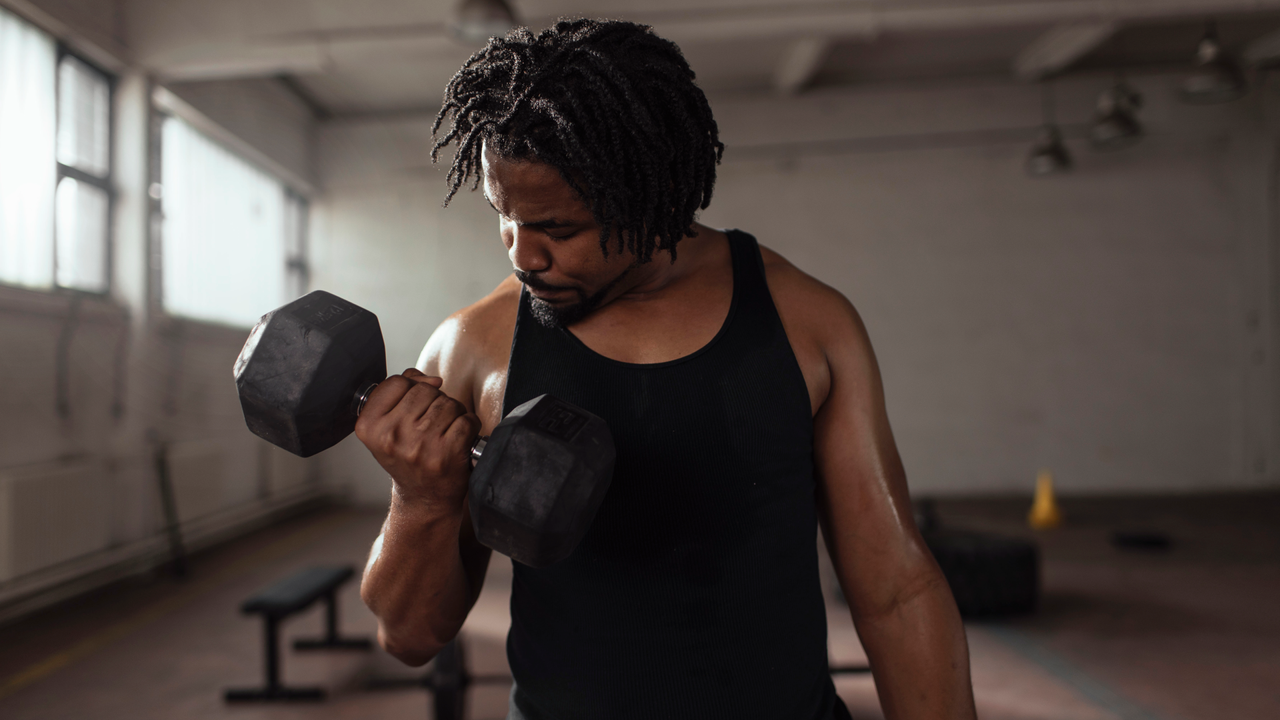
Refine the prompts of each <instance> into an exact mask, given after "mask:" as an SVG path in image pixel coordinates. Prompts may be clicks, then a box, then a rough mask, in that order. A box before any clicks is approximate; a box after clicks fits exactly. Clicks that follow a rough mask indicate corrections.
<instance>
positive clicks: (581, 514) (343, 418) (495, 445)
mask: <svg viewBox="0 0 1280 720" xmlns="http://www.w3.org/2000/svg"><path fill="white" fill-rule="evenodd" d="M234 374H235V379H236V389H237V390H238V391H239V394H240V407H241V409H242V410H243V411H244V419H245V424H247V425H248V426H249V430H251V431H252V432H253V433H254V434H255V435H257V436H258V437H261V438H263V439H264V440H266V441H268V442H270V443H272V444H274V445H277V446H279V447H281V448H284V449H285V450H288V451H289V452H291V453H293V454H295V455H300V456H302V457H310V456H312V455H314V454H316V453H318V452H320V451H321V450H325V449H327V448H329V447H332V446H333V445H335V444H336V443H337V442H338V441H340V440H342V439H343V438H345V437H346V436H348V435H350V434H351V433H352V431H354V430H355V426H356V419H357V417H358V416H359V414H360V410H361V408H362V407H363V405H364V401H365V400H366V399H367V398H368V396H369V393H370V392H372V389H373V387H374V386H376V385H377V383H379V382H381V381H382V380H384V379H385V378H386V375H387V360H386V348H385V346H384V345H383V342H382V330H381V328H380V327H379V325H378V318H377V316H376V315H374V314H373V313H371V312H369V311H368V310H365V309H364V308H361V307H359V306H358V305H355V304H354V303H350V302H347V301H346V300H343V299H342V298H340V297H337V296H336V295H332V294H330V293H327V292H324V291H322V290H317V291H315V292H312V293H310V294H308V295H306V296H304V297H301V298H299V299H297V300H294V301H293V302H291V303H289V304H287V305H285V306H284V307H281V308H280V309H278V310H274V311H272V312H270V313H267V314H266V315H264V316H262V320H260V321H259V322H258V324H257V325H256V326H254V328H253V331H252V332H250V333H249V339H248V340H246V341H245V344H244V349H242V350H241V351H240V356H239V357H238V358H236V364H235V369H234ZM471 455H472V460H473V461H474V462H475V467H474V468H473V469H472V471H471V478H470V482H469V488H468V498H469V500H470V505H471V519H472V522H473V524H474V526H475V532H476V537H477V538H478V539H479V540H480V542H482V543H484V544H485V545H487V546H489V547H491V548H493V549H494V550H497V551H498V552H500V553H502V554H504V555H507V556H509V557H511V558H512V559H514V560H517V561H519V562H521V563H524V564H526V565H531V566H533V567H545V566H547V565H550V564H552V563H554V562H556V561H558V560H561V559H563V558H565V557H567V556H568V555H569V553H571V552H573V549H574V548H575V547H576V546H577V544H578V541H579V540H581V539H582V536H583V535H584V534H585V533H586V531H587V528H588V527H589V526H590V525H591V521H592V519H593V518H594V517H595V514H596V509H597V508H599V507H600V502H601V501H602V500H603V499H604V495H605V492H606V491H608V489H609V482H610V480H612V478H613V462H614V456H615V453H614V447H613V436H612V435H611V434H610V433H609V426H608V425H607V424H606V423H605V422H604V421H603V420H601V419H600V418H599V417H597V416H595V415H593V414H591V413H589V412H587V411H586V410H583V409H582V408H580V407H577V406H575V405H571V404H569V403H567V402H564V401H563V400H559V399H557V398H555V397H552V396H551V395H540V396H538V397H536V398H534V399H532V400H530V401H528V402H526V403H524V404H523V405H520V406H519V407H516V408H515V409H513V410H512V411H511V412H510V413H509V414H508V415H507V416H506V417H505V418H503V419H502V422H500V423H499V424H498V426H497V427H496V428H494V430H493V434H492V435H490V436H489V437H487V438H486V437H481V438H479V439H477V440H476V443H475V445H474V446H473V447H472V449H471Z"/></svg>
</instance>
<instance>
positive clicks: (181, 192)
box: [160, 116, 307, 325]
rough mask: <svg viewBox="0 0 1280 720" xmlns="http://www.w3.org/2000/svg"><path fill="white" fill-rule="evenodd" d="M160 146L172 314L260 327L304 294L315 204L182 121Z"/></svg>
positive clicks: (173, 121) (166, 290) (170, 126)
mask: <svg viewBox="0 0 1280 720" xmlns="http://www.w3.org/2000/svg"><path fill="white" fill-rule="evenodd" d="M160 142H161V168H160V172H161V181H162V188H163V189H162V194H161V198H162V199H161V203H162V205H163V218H164V219H163V225H162V230H161V238H162V248H161V278H162V280H161V287H162V290H161V293H162V294H161V298H162V300H161V302H162V304H163V306H164V309H165V310H166V311H167V312H169V313H171V314H173V315H179V316H183V317H188V318H193V319H197V320H207V321H211V322H217V323H225V324H230V325H252V324H254V323H256V322H257V321H258V318H259V317H260V316H261V315H262V314H263V313H264V312H267V311H269V310H271V309H274V308H276V307H278V306H279V305H281V304H283V303H285V302H287V301H288V300H291V299H293V298H295V297H297V296H298V295H300V294H301V293H302V292H303V290H304V289H305V287H304V286H305V282H306V263H305V260H304V253H305V247H304V245H305V232H306V222H305V221H306V210H307V206H306V201H305V200H304V199H302V198H301V197H299V196H298V195H296V194H294V193H293V192H291V191H290V190H289V189H288V188H287V187H286V186H285V185H284V183H282V182H281V181H280V180H278V179H277V178H275V177H274V176H272V175H269V174H267V173H266V172H264V171H262V170H260V169H259V168H258V167H257V166H255V165H252V164H250V163H249V162H247V161H246V160H243V159H241V158H240V156H238V155H236V154H234V153H232V152H231V151H230V150H228V149H226V148H225V147H223V146H222V145H220V144H218V143H217V142H215V141H214V140H212V139H211V138H209V137H208V136H206V135H204V134H203V133H201V132H200V131H199V130H197V129H196V128H194V127H192V126H191V125H190V124H189V123H187V122H186V121H184V120H182V119H181V118H178V117H172V116H170V117H166V118H164V120H163V126H162V129H161V138H160Z"/></svg>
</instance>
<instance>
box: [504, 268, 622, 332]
mask: <svg viewBox="0 0 1280 720" xmlns="http://www.w3.org/2000/svg"><path fill="white" fill-rule="evenodd" d="M632 267H634V266H632ZM630 271H631V267H628V268H627V269H626V270H624V271H622V273H620V274H619V275H618V276H617V277H615V278H614V279H612V280H610V281H609V282H607V283H605V286H604V287H602V288H600V289H599V290H597V291H596V292H594V293H592V294H590V295H588V294H587V292H586V291H585V290H583V289H582V288H561V287H557V286H555V285H549V284H547V283H546V282H544V281H543V280H542V278H540V277H538V276H537V275H535V274H533V273H526V272H521V271H519V270H517V271H515V274H516V279H517V280H519V281H520V282H521V283H523V284H524V285H525V287H530V288H535V289H538V290H548V291H550V290H571V291H572V292H573V294H574V296H575V299H574V300H570V301H568V302H560V303H549V302H547V301H546V300H543V299H541V298H539V297H537V296H536V295H532V294H531V295H529V310H530V311H531V312H532V313H533V319H534V320H536V321H537V322H538V324H539V325H541V326H543V327H545V328H550V329H556V328H567V327H569V326H570V325H573V324H574V323H576V322H578V321H579V320H582V319H583V318H585V317H586V316H588V315H590V314H591V313H593V312H595V310H596V308H598V307H600V305H602V304H603V303H604V299H605V297H607V296H608V294H609V291H611V290H613V288H614V286H616V285H617V284H618V283H619V282H621V281H622V278H623V277H625V276H626V275H627V273H628V272H630Z"/></svg>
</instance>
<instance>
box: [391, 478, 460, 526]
mask: <svg viewBox="0 0 1280 720" xmlns="http://www.w3.org/2000/svg"><path fill="white" fill-rule="evenodd" d="M465 497H466V496H465V495H464V496H463V500H465ZM463 505H464V503H463V502H462V501H459V502H457V503H453V502H449V501H446V500H445V499H443V498H441V497H439V496H435V495H427V494H423V493H413V492H406V491H405V490H404V489H402V488H401V487H400V484H399V483H397V482H392V483H391V511H392V512H394V513H397V514H399V515H402V516H408V517H409V518H413V519H414V520H417V521H420V522H427V523H434V522H439V521H445V520H456V521H458V522H461V520H462V508H463Z"/></svg>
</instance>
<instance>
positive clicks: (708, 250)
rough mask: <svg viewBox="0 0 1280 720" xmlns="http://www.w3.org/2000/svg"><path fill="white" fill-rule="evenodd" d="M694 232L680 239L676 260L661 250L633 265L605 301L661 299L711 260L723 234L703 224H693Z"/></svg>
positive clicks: (667, 252) (668, 252)
mask: <svg viewBox="0 0 1280 720" xmlns="http://www.w3.org/2000/svg"><path fill="white" fill-rule="evenodd" d="M693 230H694V233H695V234H694V235H693V236H692V237H686V238H684V239H683V240H681V241H680V248H679V251H678V252H677V253H676V257H675V260H674V261H673V260H672V258H671V253H670V251H667V250H661V251H656V252H654V254H653V258H652V259H651V260H650V261H649V262H647V263H644V264H642V265H634V266H632V268H631V270H630V271H628V273H627V275H626V276H625V277H624V278H623V281H622V282H620V283H618V287H617V288H615V290H614V292H611V293H610V294H609V296H608V297H607V298H606V300H605V303H604V304H608V303H611V302H614V301H618V302H648V301H651V300H654V299H658V298H661V297H662V296H663V295H664V294H665V293H666V292H668V291H669V290H671V289H672V287H674V286H678V285H679V284H680V283H681V282H683V281H685V280H687V279H688V278H690V277H692V276H693V275H695V274H697V272H698V271H699V270H700V269H702V268H703V267H705V266H706V264H707V263H708V262H711V261H713V260H714V254H715V251H716V250H717V249H718V245H717V243H716V242H715V241H716V240H717V239H719V238H722V237H723V236H724V233H722V232H720V231H719V230H713V229H711V228H709V227H706V226H705V225H701V224H698V223H694V225H693Z"/></svg>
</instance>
